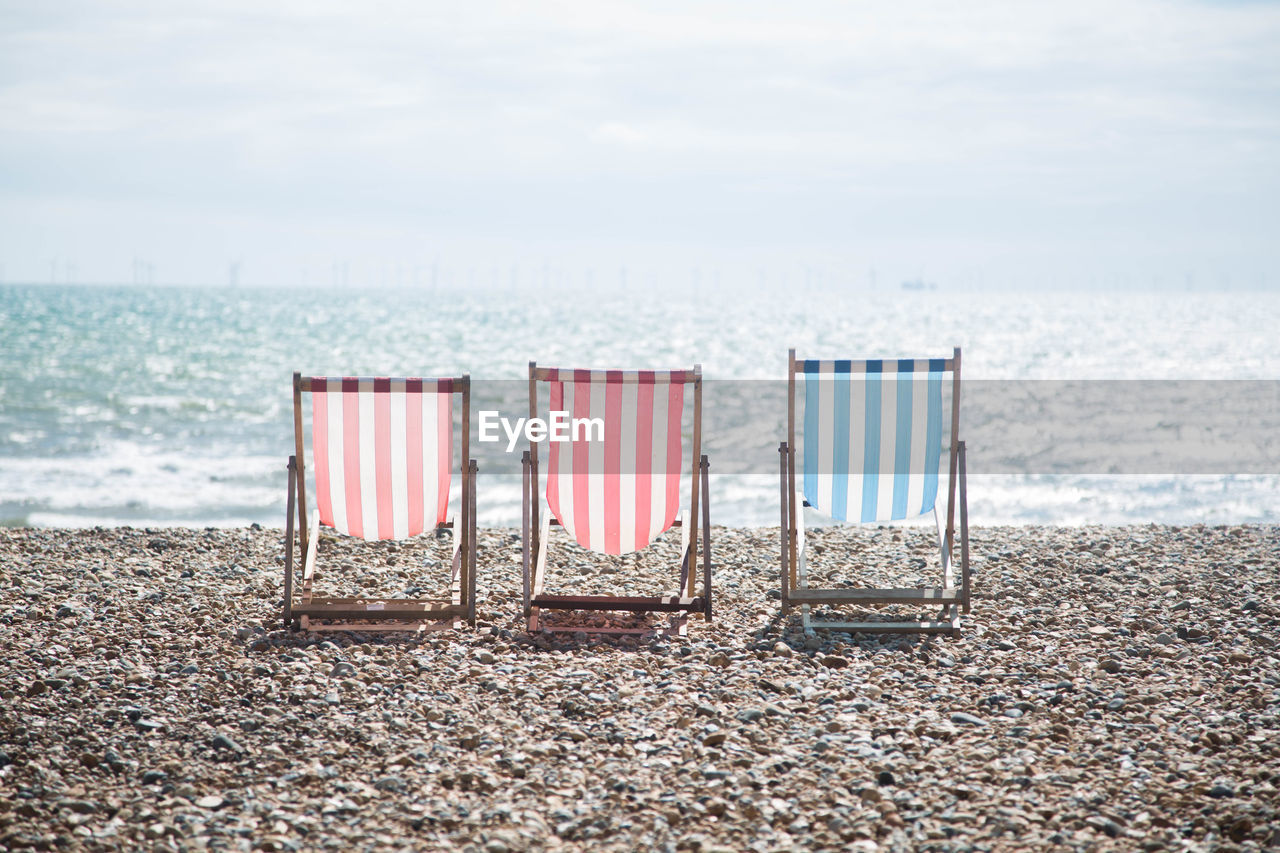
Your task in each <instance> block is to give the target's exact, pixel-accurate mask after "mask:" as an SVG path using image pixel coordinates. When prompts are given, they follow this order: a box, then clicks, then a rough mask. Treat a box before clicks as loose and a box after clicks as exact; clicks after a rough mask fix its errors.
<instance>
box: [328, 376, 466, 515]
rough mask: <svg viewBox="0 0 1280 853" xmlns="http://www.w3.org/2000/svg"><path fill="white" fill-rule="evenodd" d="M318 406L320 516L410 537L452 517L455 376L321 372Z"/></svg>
mask: <svg viewBox="0 0 1280 853" xmlns="http://www.w3.org/2000/svg"><path fill="white" fill-rule="evenodd" d="M311 413H312V414H311V424H312V427H311V429H312V446H313V450H314V453H315V473H316V508H317V509H318V510H319V513H320V523H321V524H323V525H325V526H327V527H332V528H333V529H334V530H336V531H337V532H339V533H343V534H346V535H348V536H357V537H360V538H362V539H407V538H409V537H411V536H417V535H418V534H420V533H422V532H423V531H424V530H427V529H428V528H434V527H435V526H436V525H437V524H440V523H441V522H443V521H444V520H445V518H446V517H447V515H448V510H449V474H450V471H451V469H452V468H453V383H452V380H449V379H443V380H423V379H353V378H344V379H324V378H316V379H313V380H312V382H311Z"/></svg>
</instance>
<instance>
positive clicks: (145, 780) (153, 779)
mask: <svg viewBox="0 0 1280 853" xmlns="http://www.w3.org/2000/svg"><path fill="white" fill-rule="evenodd" d="M168 778H169V776H168V774H167V773H165V772H164V771H163V770H148V771H147V772H146V773H143V774H142V784H144V785H155V784H157V783H160V782H163V781H165V780H166V779H168Z"/></svg>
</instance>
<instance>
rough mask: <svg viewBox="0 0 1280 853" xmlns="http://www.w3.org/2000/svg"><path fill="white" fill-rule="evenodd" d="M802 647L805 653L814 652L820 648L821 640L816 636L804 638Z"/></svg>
mask: <svg viewBox="0 0 1280 853" xmlns="http://www.w3.org/2000/svg"><path fill="white" fill-rule="evenodd" d="M804 647H805V650H807V651H810V652H816V651H817V650H818V649H820V648H822V639H821V638H819V637H816V636H815V637H805V638H804Z"/></svg>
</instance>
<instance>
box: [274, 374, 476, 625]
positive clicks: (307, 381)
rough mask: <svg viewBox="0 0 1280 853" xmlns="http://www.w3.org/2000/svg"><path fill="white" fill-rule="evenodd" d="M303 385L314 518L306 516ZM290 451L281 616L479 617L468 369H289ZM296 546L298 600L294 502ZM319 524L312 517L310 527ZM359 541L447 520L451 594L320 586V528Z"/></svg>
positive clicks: (367, 619)
mask: <svg viewBox="0 0 1280 853" xmlns="http://www.w3.org/2000/svg"><path fill="white" fill-rule="evenodd" d="M304 394H309V395H310V396H311V407H310V411H311V458H312V469H313V470H314V473H315V497H316V510H317V513H316V514H317V516H318V518H317V519H316V520H314V521H313V522H312V524H311V525H310V526H308V523H307V520H308V511H307V489H306V467H305V464H304V460H305V459H306V456H305V452H306V446H305V445H306V442H305V436H304V429H303V403H302V398H303V395H304ZM455 396H457V397H461V404H462V418H461V421H462V429H461V435H460V436H459V443H460V445H461V459H462V462H461V464H460V465H459V466H458V467H459V473H460V475H461V478H462V499H461V504H462V506H461V516H462V517H461V523H460V524H458V525H455V524H454V522H453V519H452V518H450V517H449V487H450V485H451V483H452V474H453V470H454V455H453V453H454V450H453V440H454V428H453V411H454V410H453V406H454V397H455ZM293 428H294V438H295V444H296V455H294V456H291V457H289V498H288V510H287V513H288V515H287V520H286V522H285V575H284V623H285V626H286V627H288V626H290V625H293V626H294V627H298V628H301V629H303V630H310V631H326V630H329V631H332V630H337V631H361V632H366V631H405V630H416V631H423V630H439V629H442V628H450V627H460V625H461V620H464V619H465V620H467V621H468V622H470V623H471V624H472V625H474V624H475V544H476V522H475V518H476V510H475V500H476V497H475V478H476V462H475V460H474V459H471V458H470V455H469V451H470V446H469V437H470V433H471V380H470V378H469V377H467V376H461V377H458V378H453V379H391V378H376V379H373V378H352V377H344V378H333V377H323V376H302V375H300V374H297V373H295V374H293ZM295 506H296V507H297V515H296V521H297V528H298V550H299V553H300V554H301V555H302V576H301V578H300V579H299V581H300V586H301V589H300V594H299V595H298V596H297V597H296V599H295V589H294V587H295V578H294V551H293V542H294V533H293V531H294V521H295V515H294V507H295ZM317 523H318V526H317ZM321 528H323V529H327V530H329V531H332V532H333V533H337V534H343V535H346V536H353V537H356V538H359V539H365V540H386V539H396V540H404V539H410V538H412V537H414V536H418V535H420V534H423V533H428V532H439V533H442V532H443V531H445V530H449V529H451V530H452V531H453V553H452V558H451V560H450V570H449V571H450V582H449V586H448V593H447V595H442V596H439V597H435V598H383V597H379V596H376V595H367V596H366V595H361V596H354V597H341V598H339V597H324V596H319V595H317V594H316V593H315V581H316V557H317V550H318V548H319V544H320V542H319V540H320V535H319V533H320V529H321Z"/></svg>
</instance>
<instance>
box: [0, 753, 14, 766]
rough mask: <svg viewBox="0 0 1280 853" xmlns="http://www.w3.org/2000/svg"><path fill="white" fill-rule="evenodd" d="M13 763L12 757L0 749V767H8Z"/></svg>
mask: <svg viewBox="0 0 1280 853" xmlns="http://www.w3.org/2000/svg"><path fill="white" fill-rule="evenodd" d="M12 763H13V759H12V758H10V757H9V753H7V752H5V751H3V750H0V767H8V766H9V765H10V764H12Z"/></svg>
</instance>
